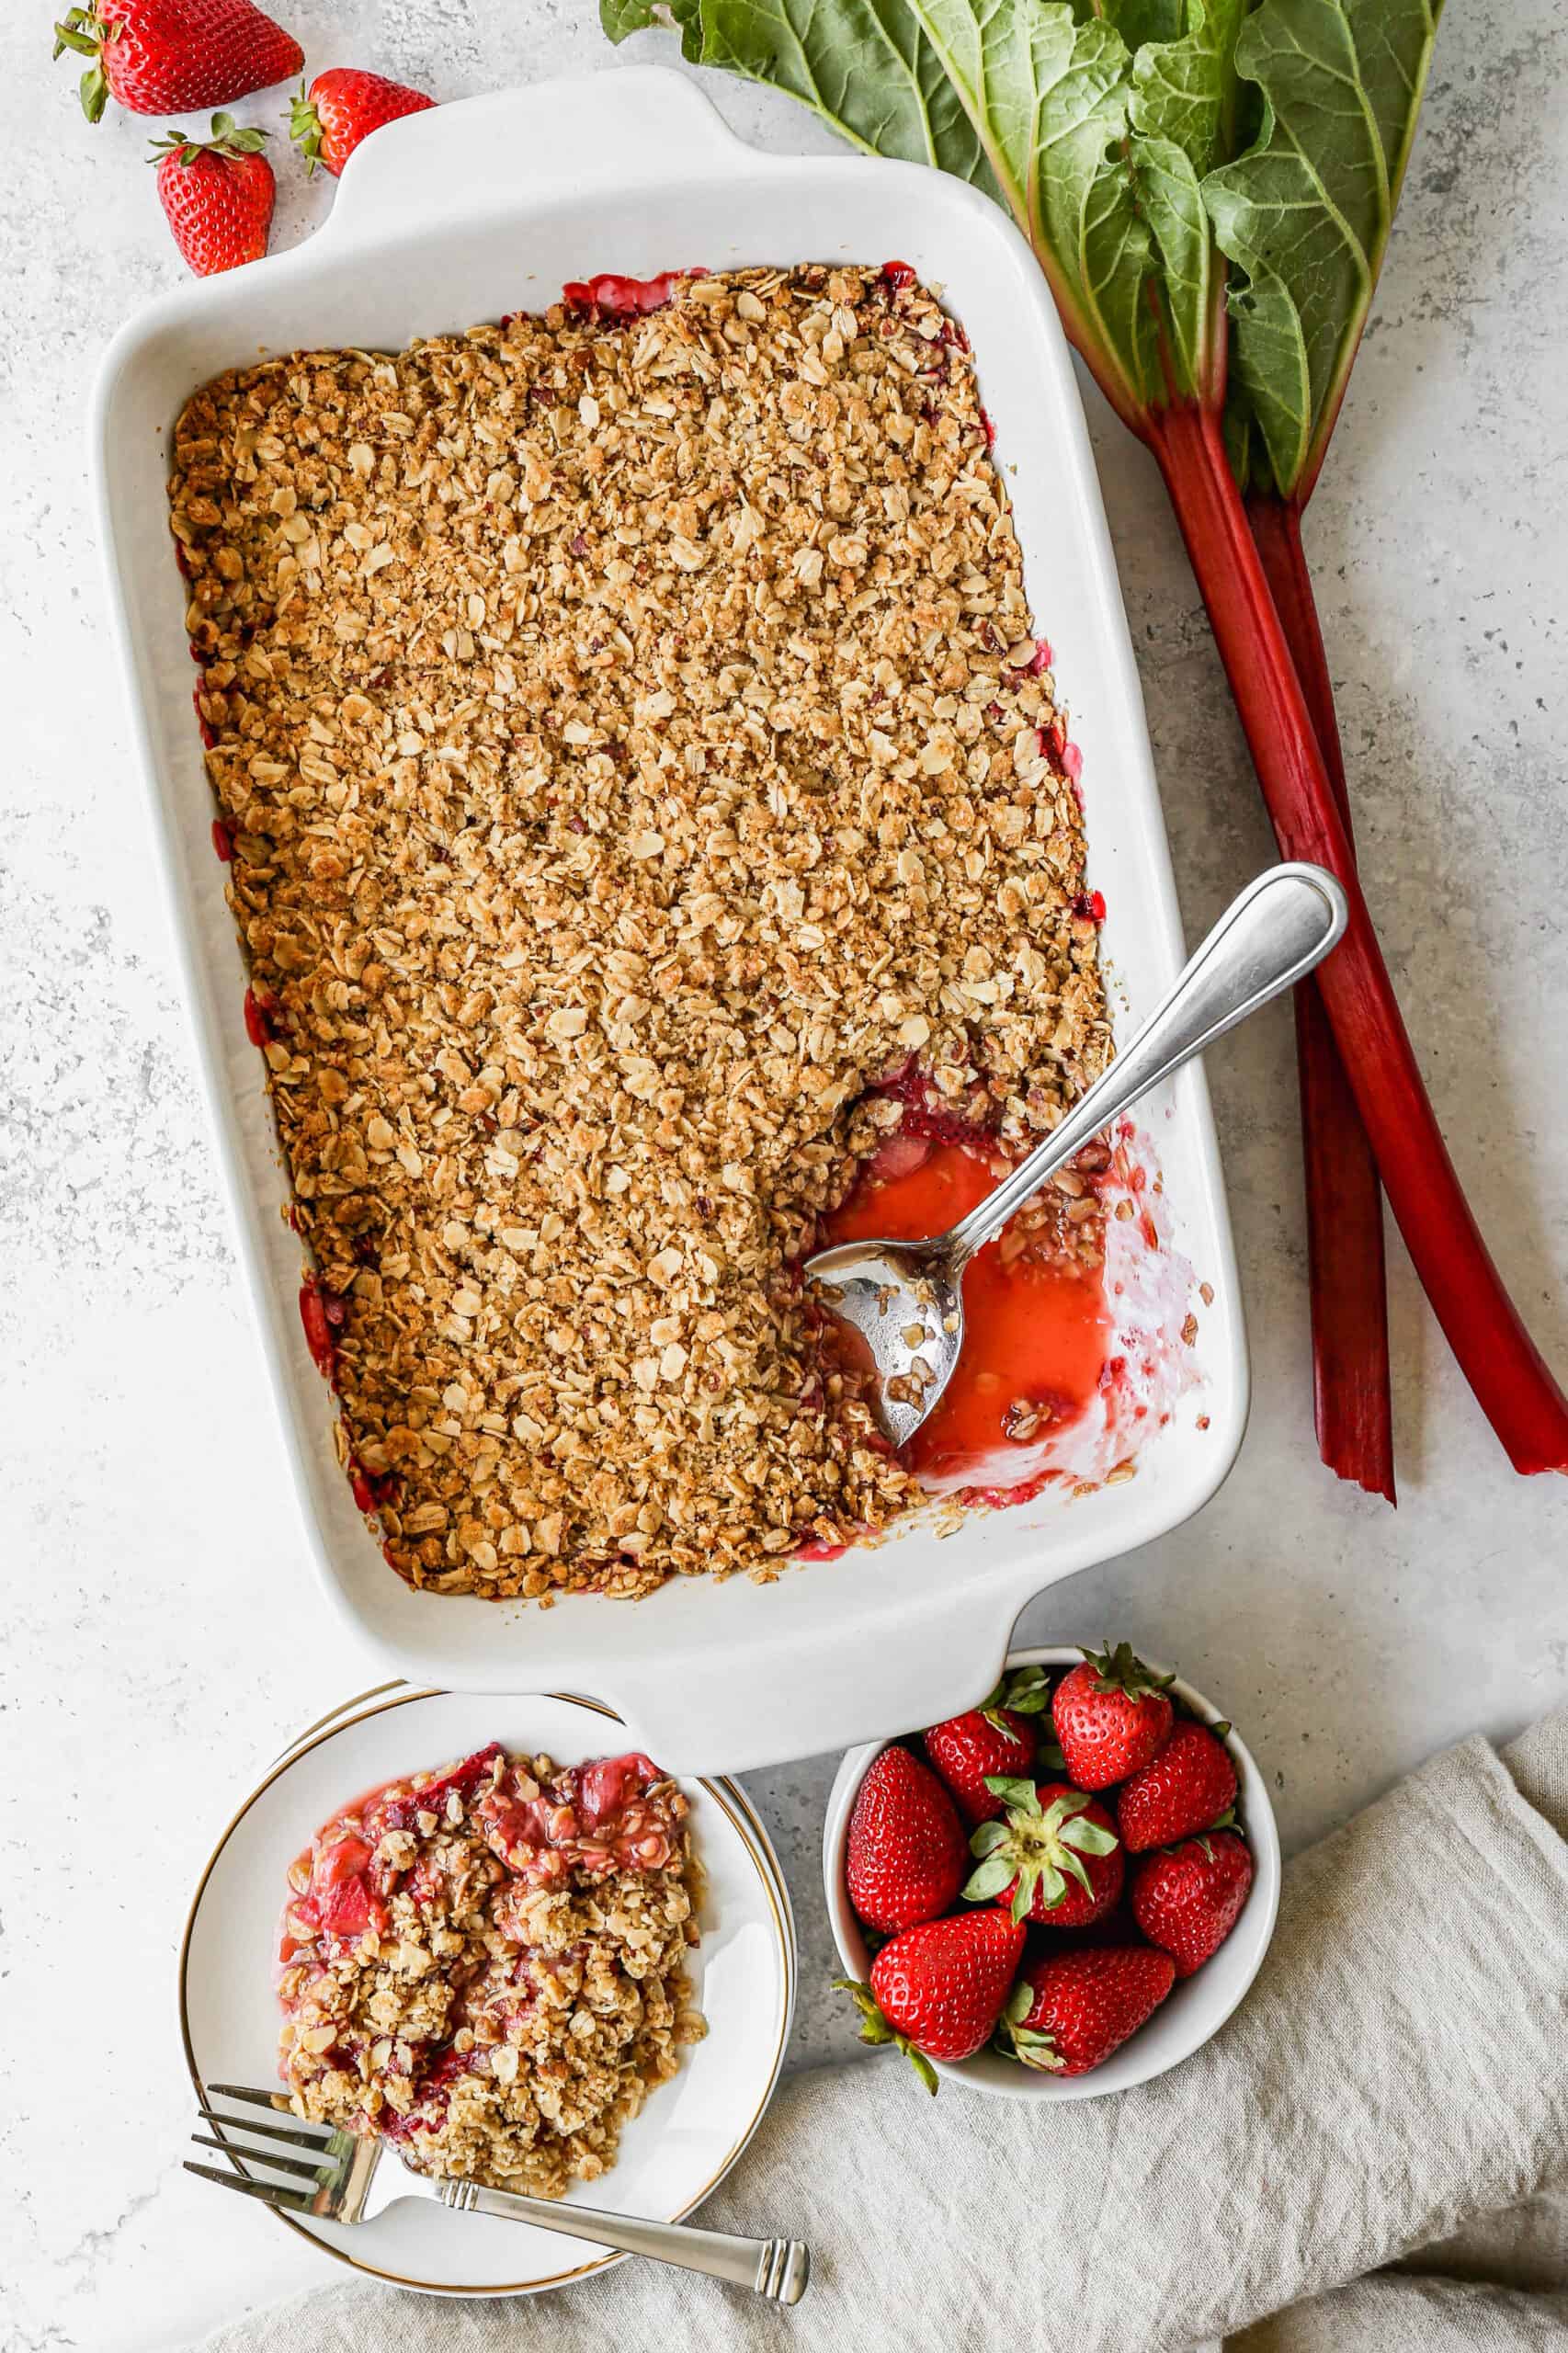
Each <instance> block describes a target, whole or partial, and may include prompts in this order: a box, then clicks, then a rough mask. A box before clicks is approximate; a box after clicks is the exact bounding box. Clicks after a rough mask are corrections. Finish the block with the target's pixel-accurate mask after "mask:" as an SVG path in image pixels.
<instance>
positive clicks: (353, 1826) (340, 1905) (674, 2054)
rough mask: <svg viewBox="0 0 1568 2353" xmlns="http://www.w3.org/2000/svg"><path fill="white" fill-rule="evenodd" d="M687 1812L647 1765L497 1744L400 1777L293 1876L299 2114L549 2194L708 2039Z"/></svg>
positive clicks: (290, 2028) (294, 2062)
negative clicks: (578, 1761)
mask: <svg viewBox="0 0 1568 2353" xmlns="http://www.w3.org/2000/svg"><path fill="white" fill-rule="evenodd" d="M698 1898H699V1871H698V1866H697V1864H696V1861H695V1859H694V1857H693V1854H692V1848H691V1840H690V1836H689V1832H688V1830H687V1801H686V1799H685V1798H684V1796H683V1795H682V1794H681V1792H680V1790H678V1789H677V1788H676V1785H675V1783H674V1782H673V1781H671V1780H669V1779H666V1778H665V1777H664V1776H663V1775H661V1774H660V1772H659V1770H658V1768H657V1767H656V1766H654V1765H653V1763H652V1762H651V1760H650V1759H649V1758H647V1757H645V1756H640V1755H633V1756H620V1757H604V1758H599V1759H597V1760H596V1761H594V1762H592V1763H590V1764H587V1765H584V1766H578V1767H574V1768H570V1769H567V1770H562V1768H558V1767H557V1766H556V1765H555V1764H554V1763H553V1762H552V1761H551V1758H550V1757H548V1756H531V1757H530V1756H517V1755H512V1756H508V1755H507V1754H506V1751H505V1750H504V1749H502V1748H501V1747H500V1745H493V1746H492V1747H490V1748H488V1749H482V1750H480V1751H479V1752H478V1754H477V1755H475V1756H472V1757H468V1758H466V1759H465V1760H464V1761H463V1762H462V1763H461V1764H460V1765H457V1766H453V1767H450V1768H445V1769H443V1770H442V1771H440V1772H437V1773H434V1774H429V1773H426V1774H419V1775H415V1776H414V1777H412V1778H411V1779H408V1780H405V1781H402V1782H394V1783H391V1784H389V1785H388V1786H387V1787H386V1788H385V1789H382V1790H377V1791H376V1792H374V1793H373V1795H372V1796H371V1797H370V1798H369V1799H365V1800H360V1801H359V1802H358V1803H357V1804H356V1805H354V1806H352V1807H350V1808H349V1809H348V1810H347V1812H346V1813H342V1814H340V1815H338V1816H336V1817H335V1819H334V1820H333V1821H332V1822H331V1823H329V1824H327V1825H326V1827H325V1828H324V1830H323V1831H322V1832H321V1833H320V1834H319V1836H317V1837H316V1839H315V1840H314V1841H313V1842H312V1846H311V1847H310V1848H309V1849H308V1850H307V1852H306V1853H305V1854H303V1855H301V1858H300V1859H299V1860H298V1862H296V1863H295V1864H294V1866H293V1867H292V1869H291V1870H290V1881H289V1898H288V1904H287V1908H286V1911H285V1915H284V1941H283V1946H282V1951H283V1955H284V1962H283V1968H282V1973H281V1976H280V1978H279V1981H278V1995H279V1999H280V2001H281V2003H282V2006H283V2011H284V2023H283V2029H282V2034H281V2038H280V2052H279V2072H280V2073H281V2075H282V2076H283V2079H284V2081H285V2083H286V2084H287V2085H288V2086H289V2091H290V2105H291V2106H292V2108H293V2109H294V2111H295V2113H296V2114H297V2115H299V2116H301V2117H305V2118H307V2119H309V2120H312V2121H313V2122H316V2123H322V2124H333V2125H336V2126H339V2127H341V2128H343V2129H345V2130H347V2131H355V2132H370V2133H376V2134H379V2135H381V2137H382V2138H384V2139H388V2140H391V2141H392V2142H393V2143H395V2144H396V2145H397V2147H398V2148H399V2149H400V2151H401V2152H402V2154H403V2155H405V2156H406V2157H408V2158H409V2159H410V2160H411V2161H412V2162H413V2163H414V2164H415V2165H417V2166H418V2167H419V2168H420V2169H421V2170H422V2171H425V2172H429V2173H435V2174H440V2175H445V2176H460V2177H466V2178H471V2179H473V2180H478V2181H485V2182H489V2183H492V2184H494V2185H495V2186H497V2187H499V2188H511V2189H518V2190H523V2191H526V2192H528V2193H529V2194H530V2195H533V2196H536V2197H544V2198H559V2197H560V2196H561V2195H562V2192H563V2191H564V2190H565V2189H566V2188H568V2187H569V2186H570V2184H571V2183H572V2182H573V2181H592V2180H593V2179H595V2178H596V2177H597V2176H598V2175H600V2174H602V2173H605V2172H607V2171H608V2168H609V2166H610V2165H613V2164H614V2162H615V2156H616V2150H617V2145H618V2143H619V2136H620V2131H621V2127H622V2126H623V2125H624V2124H626V2123H627V2122H629V2121H630V2120H631V2118H632V2117H634V2116H635V2115H636V2114H637V2113H638V2111H639V2109H641V2108H642V2103H643V2101H644V2100H645V2099H646V2097H647V2096H648V2094H649V2093H650V2092H651V2091H653V2090H654V2089H655V2088H656V2087H657V2086H658V2085H660V2084H662V2083H664V2082H665V2081H667V2080H668V2078H669V2077H670V2076H671V2075H674V2074H675V2072H676V2066H677V2064H678V2053H679V2051H680V2048H681V2047H682V2046H683V2045H685V2044H688V2043H692V2042H696V2041H699V2040H700V2039H701V2037H702V2035H703V2034H704V2033H705V2031H706V2028H705V2026H704V2023H703V2020H702V2018H701V2015H700V2013H699V2010H698V2009H697V2007H696V2005H695V2002H694V1999H693V1995H692V1989H691V1986H690V1984H689V1982H688V1980H687V1973H686V1963H687V1955H688V1953H689V1950H690V1949H691V1947H692V1946H694V1945H695V1944H696V1943H697V1941H698V1931H697V1921H696V1909H697V1904H698Z"/></svg>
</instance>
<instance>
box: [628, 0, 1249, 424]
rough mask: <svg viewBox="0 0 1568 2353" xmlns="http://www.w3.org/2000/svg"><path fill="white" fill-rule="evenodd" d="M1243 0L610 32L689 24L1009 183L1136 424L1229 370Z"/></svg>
mask: <svg viewBox="0 0 1568 2353" xmlns="http://www.w3.org/2000/svg"><path fill="white" fill-rule="evenodd" d="M1243 6H1244V0H1207V5H1206V4H1205V0H1180V5H1179V6H1178V5H1177V0H1120V4H1119V6H1112V5H1111V0H1106V5H1105V13H1104V14H1101V13H1098V12H1097V11H1096V10H1093V9H1091V8H1090V7H1089V6H1087V0H1079V6H1078V7H1077V8H1076V9H1075V8H1074V6H1071V5H1069V0H669V5H668V6H656V5H655V0H600V14H601V21H602V22H603V25H604V28H605V30H606V32H607V33H608V35H609V37H610V38H611V40H623V39H624V38H625V37H626V35H627V34H628V33H631V32H634V31H637V30H639V29H641V28H642V27H644V26H647V25H650V24H664V25H666V26H670V27H673V28H676V29H677V30H678V31H679V33H680V35H681V41H682V47H683V50H684V51H685V54H686V55H687V57H688V58H689V59H691V60H692V61H693V62H695V63H699V64H704V65H713V66H719V67H722V68H724V69H726V70H728V71H730V72H732V73H737V74H745V75H748V76H749V77H750V78H751V79H753V80H754V81H759V82H766V83H768V84H770V85H772V86H773V87H774V88H776V89H781V90H785V91H787V92H788V93H789V95H790V97H794V98H797V99H799V100H800V101H801V104H802V105H804V106H808V107H810V108H812V111H813V112H814V113H815V114H817V115H818V116H819V117H820V118H821V119H822V120H823V121H824V122H826V123H829V124H830V125H831V126H832V127H833V128H834V129H835V130H836V131H839V132H841V133H842V134H843V136H844V137H845V138H846V139H848V140H850V141H852V142H854V144H855V145H856V146H858V147H860V148H862V149H864V150H865V151H866V152H867V153H870V154H878V155H892V156H899V157H903V158H904V159H905V160H907V161H912V162H915V163H922V164H931V165H937V167H938V168H939V169H940V170H943V171H947V172H951V173H953V174H954V175H955V176H957V177H958V178H960V179H962V180H966V181H968V182H969V183H970V184H971V186H973V187H976V188H983V190H984V191H985V193H986V194H987V195H989V196H992V197H994V198H995V199H997V200H998V201H999V202H1001V203H1002V204H1004V205H1005V206H1006V208H1007V210H1009V211H1010V212H1011V213H1012V215H1013V218H1014V219H1015V221H1016V222H1017V224H1018V226H1019V227H1020V229H1021V230H1022V231H1023V233H1024V234H1025V235H1026V236H1027V237H1028V240H1029V242H1030V244H1032V245H1033V247H1034V250H1035V252H1036V254H1037V256H1039V259H1040V264H1041V267H1043V269H1044V270H1045V273H1046V276H1047V278H1049V279H1050V281H1051V290H1052V292H1053V293H1054V295H1055V297H1056V301H1057V305H1058V308H1059V309H1060V311H1061V313H1062V321H1063V324H1065V326H1066V329H1067V332H1068V334H1069V335H1070V336H1071V337H1072V339H1073V341H1074V343H1075V344H1076V345H1077V347H1078V348H1079V350H1080V351H1081V352H1082V353H1083V355H1084V357H1085V359H1086V361H1087V362H1088V364H1089V366H1090V368H1091V369H1093V371H1094V373H1095V375H1096V378H1097V380H1098V381H1099V383H1100V385H1101V386H1102V388H1103V390H1104V391H1105V392H1106V393H1107V396H1108V398H1109V400H1110V401H1111V403H1112V404H1113V405H1114V406H1115V407H1116V408H1117V409H1118V410H1119V412H1120V414H1121V415H1123V416H1124V417H1125V418H1126V419H1127V421H1128V423H1129V424H1131V425H1132V426H1134V428H1135V429H1139V428H1140V427H1141V425H1142V420H1143V419H1144V417H1145V416H1146V414H1147V412H1148V410H1149V409H1151V408H1153V407H1157V406H1159V405H1161V404H1164V403H1165V402H1166V401H1167V400H1169V399H1170V398H1171V397H1173V395H1176V394H1186V393H1190V392H1195V391H1199V390H1201V389H1204V388H1206V387H1207V388H1210V389H1211V388H1212V386H1213V385H1214V384H1215V383H1217V381H1218V378H1219V370H1220V365H1221V345H1220V339H1219V337H1218V335H1216V332H1215V325H1216V321H1215V313H1216V310H1217V308H1218V302H1217V295H1216V281H1215V275H1214V263H1213V253H1212V244H1211V239H1210V232H1209V226H1208V222H1207V217H1206V215H1205V212H1204V210H1203V203H1202V198H1201V193H1200V180H1201V176H1202V175H1203V173H1204V172H1205V171H1207V170H1208V169H1209V167H1210V165H1211V164H1212V163H1213V161H1214V160H1215V156H1216V153H1218V152H1219V151H1220V148H1221V145H1222V144H1223V141H1224V136H1225V125H1226V123H1227V121H1228V119H1229V115H1230V111H1231V99H1232V94H1233V87H1234V74H1233V53H1234V47H1235V31H1236V23H1237V20H1238V18H1239V16H1240V13H1241V10H1242V8H1243ZM1119 24H1120V25H1121V27H1122V28H1123V29H1119ZM1155 31H1158V32H1163V33H1169V34H1170V35H1171V36H1172V38H1170V39H1169V40H1163V41H1154V40H1152V39H1151V38H1150V36H1151V34H1152V33H1153V32H1155ZM1130 41H1131V44H1132V45H1131V46H1130ZM1140 43H1142V46H1141V47H1140V46H1139V44H1140Z"/></svg>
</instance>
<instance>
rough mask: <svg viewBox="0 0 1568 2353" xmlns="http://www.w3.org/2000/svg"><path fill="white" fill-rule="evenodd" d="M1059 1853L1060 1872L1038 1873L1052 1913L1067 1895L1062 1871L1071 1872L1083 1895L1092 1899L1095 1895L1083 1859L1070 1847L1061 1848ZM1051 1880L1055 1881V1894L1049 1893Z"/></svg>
mask: <svg viewBox="0 0 1568 2353" xmlns="http://www.w3.org/2000/svg"><path fill="white" fill-rule="evenodd" d="M1061 1853H1062V1870H1066V1871H1071V1872H1072V1874H1073V1877H1074V1879H1075V1880H1076V1881H1077V1882H1078V1884H1079V1886H1080V1887H1081V1888H1082V1889H1083V1891H1084V1893H1085V1895H1087V1896H1089V1897H1090V1898H1091V1899H1092V1898H1093V1895H1094V1893H1095V1891H1094V1889H1093V1887H1092V1886H1091V1885H1090V1883H1089V1874H1088V1870H1087V1868H1086V1867H1085V1862H1084V1859H1083V1857H1082V1856H1081V1855H1075V1854H1074V1852H1073V1849H1072V1847H1062V1849H1061ZM1062 1870H1054V1869H1052V1870H1050V1871H1042V1872H1041V1873H1040V1884H1041V1885H1042V1887H1044V1888H1045V1890H1046V1898H1045V1900H1046V1903H1047V1904H1049V1905H1050V1907H1051V1910H1052V1911H1053V1912H1054V1911H1055V1909H1056V1906H1057V1905H1058V1904H1060V1903H1062V1901H1063V1899H1064V1898H1065V1896H1066V1893H1067V1882H1066V1881H1065V1880H1064V1879H1063V1878H1062ZM1051 1880H1054V1881H1056V1892H1055V1893H1054V1894H1052V1893H1051Z"/></svg>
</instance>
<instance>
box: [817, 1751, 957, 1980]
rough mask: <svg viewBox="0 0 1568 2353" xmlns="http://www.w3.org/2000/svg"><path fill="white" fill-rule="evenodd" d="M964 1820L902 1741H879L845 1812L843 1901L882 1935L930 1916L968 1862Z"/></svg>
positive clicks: (953, 1892)
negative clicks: (891, 1744)
mask: <svg viewBox="0 0 1568 2353" xmlns="http://www.w3.org/2000/svg"><path fill="white" fill-rule="evenodd" d="M968 1859H969V1855H968V1849H967V1847H966V1845H965V1842H964V1835H963V1824H962V1823H961V1822H960V1820H959V1818H958V1814H957V1813H956V1812H955V1810H954V1806H953V1802H952V1800H951V1798H950V1797H949V1795H948V1793H947V1791H946V1790H945V1789H944V1788H943V1787H942V1784H941V1783H940V1781H938V1779H937V1776H936V1775H935V1773H933V1772H931V1771H930V1770H929V1769H928V1768H926V1766H924V1765H922V1764H921V1762H920V1760H919V1758H918V1757H916V1756H911V1755H910V1753H909V1751H908V1749H907V1748H884V1749H883V1751H882V1753H881V1756H879V1757H878V1758H877V1759H876V1761H875V1762H874V1764H873V1765H872V1767H871V1768H870V1771H869V1773H868V1774H867V1776H866V1778H865V1779H864V1780H863V1781H862V1782H861V1784H860V1789H859V1794H858V1796H857V1798H856V1800H855V1810H854V1812H853V1813H851V1814H850V1817H849V1840H848V1853H847V1858H846V1873H845V1875H846V1880H847V1881H848V1886H849V1901H850V1903H851V1904H853V1905H854V1906H855V1909H856V1911H857V1912H858V1914H859V1915H860V1918H861V1919H862V1920H864V1922H865V1923H866V1926H867V1927H869V1928H880V1929H881V1931H882V1933H883V1934H884V1935H886V1936H893V1935H896V1934H897V1932H898V1930H899V1929H901V1928H911V1927H915V1924H916V1923H917V1922H918V1921H921V1920H934V1919H935V1918H936V1916H937V1913H938V1912H946V1911H947V1910H948V1908H949V1905H950V1904H952V1903H953V1902H954V1901H955V1900H956V1898H957V1896H958V1892H959V1889H960V1886H961V1885H962V1883H963V1875H964V1869H965V1866H966V1864H967V1862H968Z"/></svg>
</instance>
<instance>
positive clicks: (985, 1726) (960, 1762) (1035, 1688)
mask: <svg viewBox="0 0 1568 2353" xmlns="http://www.w3.org/2000/svg"><path fill="white" fill-rule="evenodd" d="M1050 1701H1051V1686H1050V1685H1049V1683H1047V1681H1046V1679H1045V1677H1044V1674H1043V1673H1042V1671H1041V1670H1040V1668H1039V1667H1038V1666H1026V1667H1022V1668H1020V1669H1019V1671H1018V1672H1017V1674H1016V1675H1007V1676H1004V1677H1003V1678H1002V1680H1001V1682H1000V1683H999V1684H998V1685H997V1686H996V1688H995V1690H994V1691H993V1693H992V1694H991V1697H990V1699H984V1700H983V1701H982V1702H981V1704H980V1706H979V1707H978V1708H969V1709H966V1710H965V1711H964V1713H963V1714H962V1715H961V1716H949V1717H948V1718H947V1719H946V1721H945V1722H942V1723H939V1724H933V1725H932V1726H931V1728H930V1730H929V1731H928V1732H927V1733H926V1734H925V1742H926V1756H928V1757H929V1758H930V1759H931V1762H932V1764H933V1765H934V1766H935V1767H936V1768H937V1772H938V1773H940V1775H941V1777H942V1779H943V1780H944V1781H946V1783H947V1785H948V1787H949V1790H951V1791H952V1793H953V1795H954V1797H955V1798H956V1799H957V1800H958V1806H959V1812H960V1813H961V1814H962V1815H963V1817H964V1820H965V1821H966V1822H967V1823H968V1824H970V1827H971V1829H972V1828H973V1827H974V1825H975V1824H976V1823H981V1822H994V1820H995V1818H996V1816H997V1815H998V1814H999V1813H1001V1811H1002V1801H1001V1799H1000V1798H999V1797H998V1796H997V1795H996V1792H995V1791H994V1790H992V1789H989V1788H988V1787H987V1786H986V1784H987V1781H988V1779H990V1778H991V1777H993V1776H997V1775H999V1776H1001V1777H1002V1778H1003V1779H1006V1780H1018V1779H1027V1778H1031V1777H1032V1776H1033V1774H1034V1771H1035V1768H1036V1767H1037V1765H1038V1763H1039V1762H1040V1758H1039V1748H1040V1726H1039V1725H1038V1723H1035V1722H1031V1721H1030V1720H1031V1718H1033V1717H1035V1716H1039V1715H1040V1714H1041V1713H1042V1712H1043V1711H1044V1710H1045V1709H1046V1708H1047V1707H1048V1706H1049V1705H1050ZM1056 1761H1057V1759H1056V1757H1055V1756H1054V1754H1053V1755H1052V1757H1051V1762H1053V1763H1054V1762H1056Z"/></svg>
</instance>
